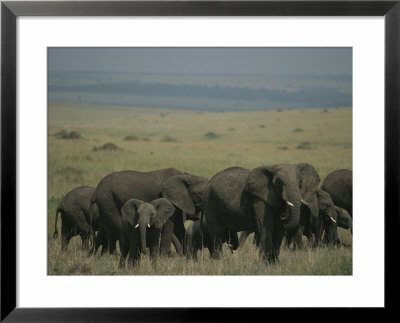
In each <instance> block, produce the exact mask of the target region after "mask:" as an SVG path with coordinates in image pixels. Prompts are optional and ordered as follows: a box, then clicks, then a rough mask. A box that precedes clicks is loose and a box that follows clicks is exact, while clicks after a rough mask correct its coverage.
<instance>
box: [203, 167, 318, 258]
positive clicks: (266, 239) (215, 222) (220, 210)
mask: <svg viewBox="0 0 400 323" xmlns="http://www.w3.org/2000/svg"><path fill="white" fill-rule="evenodd" d="M318 183H319V175H318V173H317V171H316V170H315V168H314V167H313V166H312V165H310V164H307V163H301V164H282V165H272V166H261V167H257V168H254V169H253V170H248V169H245V168H241V167H231V168H227V169H225V170H223V171H221V172H219V173H217V174H216V175H214V177H213V178H212V179H211V180H210V182H209V183H208V184H207V186H206V188H205V189H204V193H203V209H204V213H205V218H206V222H207V225H208V228H209V233H210V238H211V243H212V246H211V250H210V252H211V254H212V257H215V258H218V257H219V255H220V252H221V245H222V237H223V236H224V235H225V234H226V232H227V231H236V232H238V231H255V232H256V233H257V235H258V236H259V239H260V248H261V249H260V251H261V256H262V257H263V259H264V260H266V261H267V262H269V263H271V262H275V261H276V260H277V259H278V257H279V251H280V247H281V243H282V238H283V234H284V231H296V230H297V229H298V225H299V221H300V208H301V205H302V197H307V196H308V195H309V194H313V193H314V191H315V189H316V188H317V186H318Z"/></svg>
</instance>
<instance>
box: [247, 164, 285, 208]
mask: <svg viewBox="0 0 400 323" xmlns="http://www.w3.org/2000/svg"><path fill="white" fill-rule="evenodd" d="M275 173H276V169H275V167H274V166H261V167H257V168H254V169H253V170H251V171H250V173H249V175H248V176H247V179H246V185H245V190H246V191H247V192H249V193H250V194H251V195H253V196H255V197H257V198H259V199H261V200H262V201H264V202H266V203H268V204H270V205H271V206H274V207H280V206H281V201H280V199H279V198H278V196H277V195H276V193H275V192H274V190H273V185H275V184H274V183H273V180H274V176H275Z"/></svg>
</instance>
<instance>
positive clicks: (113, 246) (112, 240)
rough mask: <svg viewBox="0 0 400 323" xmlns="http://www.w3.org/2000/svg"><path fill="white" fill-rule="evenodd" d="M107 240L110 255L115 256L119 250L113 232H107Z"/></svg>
mask: <svg viewBox="0 0 400 323" xmlns="http://www.w3.org/2000/svg"><path fill="white" fill-rule="evenodd" d="M107 240H108V253H109V254H114V253H115V250H116V249H117V240H118V239H117V238H116V237H115V236H114V234H112V233H111V232H107Z"/></svg>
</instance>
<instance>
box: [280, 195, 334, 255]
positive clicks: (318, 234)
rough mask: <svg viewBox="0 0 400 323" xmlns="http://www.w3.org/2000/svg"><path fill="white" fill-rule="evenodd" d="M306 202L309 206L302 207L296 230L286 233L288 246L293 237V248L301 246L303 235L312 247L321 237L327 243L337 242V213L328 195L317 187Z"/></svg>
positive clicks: (317, 244) (316, 245) (315, 245)
mask: <svg viewBox="0 0 400 323" xmlns="http://www.w3.org/2000/svg"><path fill="white" fill-rule="evenodd" d="M306 203H308V204H309V206H310V207H309V208H303V209H302V211H301V214H300V223H299V228H298V230H297V232H287V233H286V245H287V246H288V247H289V246H290V244H291V242H292V240H293V238H294V248H296V247H298V248H302V246H303V242H302V237H303V235H305V236H306V237H307V238H308V241H309V243H310V244H311V246H312V247H318V246H319V244H320V242H321V241H322V238H323V237H324V240H323V241H324V242H325V243H326V244H328V245H331V244H333V243H337V240H338V238H337V220H338V215H337V210H336V208H335V205H334V203H333V201H332V199H331V197H330V195H329V194H328V193H327V192H325V191H323V190H321V189H319V188H318V189H316V190H315V191H314V194H312V195H309V197H308V198H307V199H306ZM324 233H325V234H324Z"/></svg>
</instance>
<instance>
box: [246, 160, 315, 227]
mask: <svg viewBox="0 0 400 323" xmlns="http://www.w3.org/2000/svg"><path fill="white" fill-rule="evenodd" d="M309 177H311V178H309ZM318 183H319V176H318V173H317V172H316V170H315V169H314V167H313V166H311V165H310V164H305V163H304V164H296V165H292V164H282V165H273V166H261V167H257V168H254V169H253V170H251V171H250V173H249V176H248V178H247V181H246V186H245V189H246V191H247V192H249V193H250V194H251V195H252V196H255V197H256V198H258V199H259V200H261V201H263V202H264V203H265V204H267V205H269V206H270V207H272V208H274V209H276V210H279V211H280V213H281V221H282V224H283V227H284V229H285V230H288V231H289V230H295V229H296V228H297V226H298V224H299V220H300V207H301V204H302V202H303V203H306V202H305V201H304V200H303V199H302V197H303V194H304V195H308V194H309V193H310V192H313V191H314V190H315V189H316V187H317V185H318ZM302 193H303V194H302ZM306 204H307V203H306ZM264 208H265V206H264ZM255 211H256V217H257V218H258V220H259V221H260V222H261V223H263V220H262V219H261V217H263V216H264V214H263V211H264V209H263V208H262V210H255Z"/></svg>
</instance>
